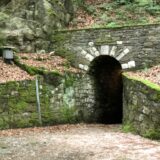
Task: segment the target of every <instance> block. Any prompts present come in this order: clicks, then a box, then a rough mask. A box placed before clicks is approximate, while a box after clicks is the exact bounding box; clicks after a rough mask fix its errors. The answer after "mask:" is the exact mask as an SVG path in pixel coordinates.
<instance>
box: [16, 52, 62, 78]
mask: <svg viewBox="0 0 160 160" xmlns="http://www.w3.org/2000/svg"><path fill="white" fill-rule="evenodd" d="M14 62H15V64H16V65H17V66H19V67H20V68H21V69H23V70H25V71H26V72H27V73H29V74H30V75H37V74H40V75H46V74H53V75H57V76H58V75H59V76H60V75H62V74H61V73H60V72H58V71H48V70H46V69H44V68H37V67H33V66H28V65H26V64H22V63H21V62H20V60H19V57H18V56H16V55H15V56H14Z"/></svg>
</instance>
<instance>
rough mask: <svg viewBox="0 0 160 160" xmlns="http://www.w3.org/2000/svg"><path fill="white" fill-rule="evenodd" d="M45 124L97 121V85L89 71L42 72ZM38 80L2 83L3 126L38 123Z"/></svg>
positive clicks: (0, 120) (0, 111)
mask: <svg viewBox="0 0 160 160" xmlns="http://www.w3.org/2000/svg"><path fill="white" fill-rule="evenodd" d="M38 79H39V94H40V106H41V115H42V125H53V124H60V123H76V122H91V121H92V122H93V121H95V119H94V117H95V115H94V103H95V99H94V89H93V85H92V80H91V79H90V77H89V76H88V75H83V74H81V75H80V74H66V75H64V76H59V75H53V74H47V75H44V76H39V78H38ZM35 84H36V83H35V80H26V81H17V82H8V83H4V84H0V129H6V128H19V127H31V126H38V125H40V124H39V121H38V112H37V100H36V85H35Z"/></svg>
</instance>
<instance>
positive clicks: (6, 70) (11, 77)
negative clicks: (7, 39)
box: [0, 58, 34, 83]
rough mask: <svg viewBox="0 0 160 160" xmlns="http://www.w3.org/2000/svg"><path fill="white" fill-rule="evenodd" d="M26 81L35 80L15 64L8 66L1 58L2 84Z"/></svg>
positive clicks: (0, 76)
mask: <svg viewBox="0 0 160 160" xmlns="http://www.w3.org/2000/svg"><path fill="white" fill-rule="evenodd" d="M26 79H28V80H29V79H34V77H33V76H30V75H29V74H28V73H27V72H25V71H24V70H22V69H20V68H19V67H17V66H16V65H15V64H6V63H4V61H3V60H2V58H0V83H5V82H9V81H21V80H26Z"/></svg>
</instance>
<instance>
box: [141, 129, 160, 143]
mask: <svg viewBox="0 0 160 160" xmlns="http://www.w3.org/2000/svg"><path fill="white" fill-rule="evenodd" d="M143 136H144V137H146V138H149V139H156V140H159V139H160V129H155V130H148V131H146V133H145V134H143Z"/></svg>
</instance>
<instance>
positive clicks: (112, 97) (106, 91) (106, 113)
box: [89, 55, 123, 124]
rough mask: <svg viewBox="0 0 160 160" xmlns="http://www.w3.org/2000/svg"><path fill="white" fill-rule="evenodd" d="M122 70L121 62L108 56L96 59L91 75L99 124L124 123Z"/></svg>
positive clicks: (90, 70)
mask: <svg viewBox="0 0 160 160" xmlns="http://www.w3.org/2000/svg"><path fill="white" fill-rule="evenodd" d="M121 72H122V68H121V64H120V63H119V61H117V60H116V59H115V58H113V57H111V56H108V55H101V56H98V57H96V58H95V59H94V60H93V61H92V62H91V64H90V69H89V74H90V75H91V76H92V77H93V79H94V84H95V93H96V94H95V95H96V96H95V98H96V104H95V110H94V112H95V116H96V121H97V122H98V123H106V124H114V123H121V122H122V88H123V87H122V75H121Z"/></svg>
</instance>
